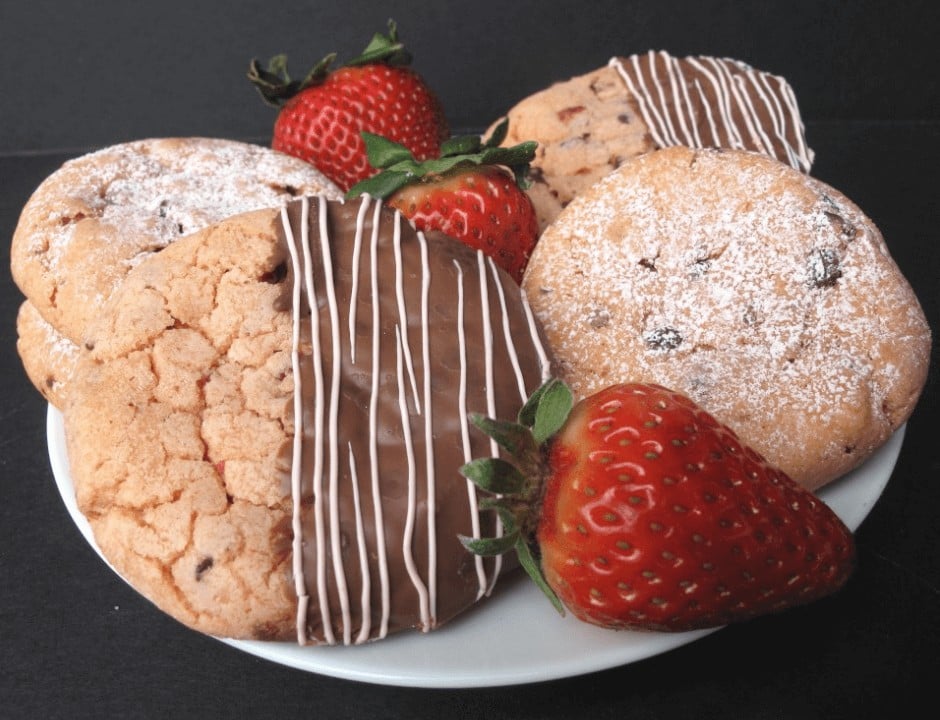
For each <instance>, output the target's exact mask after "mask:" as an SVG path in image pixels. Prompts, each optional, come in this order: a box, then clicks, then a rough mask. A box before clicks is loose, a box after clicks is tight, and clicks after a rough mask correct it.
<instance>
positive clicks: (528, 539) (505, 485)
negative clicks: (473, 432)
mask: <svg viewBox="0 0 940 720" xmlns="http://www.w3.org/2000/svg"><path fill="white" fill-rule="evenodd" d="M573 404H574V398H573V396H572V393H571V390H570V388H568V386H567V385H565V383H563V382H562V381H561V380H557V379H554V378H553V379H550V380H548V381H546V382H545V383H544V384H543V385H542V386H541V387H539V388H538V390H536V391H535V392H534V393H533V394H532V396H531V397H530V398H529V399H528V400H527V401H526V403H525V405H523V407H522V409H521V410H520V411H519V415H518V417H517V418H516V420H515V421H514V422H513V421H505V420H495V419H493V418H490V417H486V416H485V415H481V414H478V413H473V414H471V415H470V421H471V422H472V423H473V424H474V425H475V426H476V427H477V428H478V429H480V430H481V431H483V432H484V433H486V434H487V435H488V436H489V437H491V438H492V439H493V440H494V441H495V442H496V444H497V445H499V447H500V448H502V449H503V450H504V451H505V452H506V454H507V456H508V457H509V459H503V458H501V457H487V458H478V459H476V460H471V461H470V462H469V463H467V464H466V465H463V466H462V467H461V468H460V473H461V474H462V475H463V476H464V477H466V478H467V479H468V480H470V481H472V482H473V483H474V484H475V485H476V486H477V487H478V488H480V489H481V490H483V491H484V492H486V493H488V496H487V497H485V498H483V499H482V500H481V501H480V509H481V510H493V511H495V512H496V513H497V515H498V516H499V519H500V521H501V522H502V525H503V532H502V534H501V535H499V536H497V537H492V538H471V537H467V536H464V535H461V536H459V537H460V542H461V543H462V544H463V546H464V547H465V548H467V550H469V551H470V552H472V553H474V554H476V555H481V556H484V557H490V556H494V555H502V554H504V553H506V552H509V551H511V550H515V552H516V554H517V555H518V557H519V564H520V565H522V567H523V569H524V570H525V571H526V572H527V573H528V575H529V577H531V578H532V580H533V581H534V582H535V584H536V585H537V586H538V587H539V589H540V590H541V591H542V592H543V593H545V595H546V597H548V599H549V600H550V601H551V603H552V605H553V606H554V607H555V609H556V610H557V611H558V612H559V613H560V614H562V615H564V614H565V609H564V606H563V605H562V603H561V600H560V599H559V598H558V596H557V595H556V594H555V592H554V590H552V589H551V587H549V585H548V582H547V581H546V580H545V576H544V574H543V573H542V568H541V564H540V562H539V559H538V558H539V550H538V545H537V543H536V542H535V540H534V536H535V528H534V527H533V525H534V524H535V523H536V522H537V517H538V507H539V504H540V501H541V490H542V488H541V478H542V477H543V475H544V470H543V468H544V465H545V452H546V448H547V447H548V445H549V442H550V440H551V439H552V438H553V437H554V436H555V434H556V433H557V432H558V431H559V430H560V429H561V427H562V426H563V425H564V424H565V421H566V420H567V418H568V414H569V413H570V412H571V408H572V407H573Z"/></svg>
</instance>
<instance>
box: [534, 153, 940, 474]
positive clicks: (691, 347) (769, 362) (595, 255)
mask: <svg viewBox="0 0 940 720" xmlns="http://www.w3.org/2000/svg"><path fill="white" fill-rule="evenodd" d="M523 287H524V289H525V291H526V293H527V295H528V298H529V301H530V303H531V305H532V308H533V310H534V311H535V313H536V316H537V317H538V318H539V319H540V320H541V322H542V323H543V326H544V328H545V332H546V336H547V338H548V340H549V343H550V345H551V347H552V349H553V350H554V352H555V354H556V358H557V360H558V362H559V365H560V368H561V370H560V372H561V374H562V377H563V378H564V379H566V380H567V381H568V382H569V383H570V384H571V385H572V386H573V388H574V390H575V391H576V393H577V394H579V395H582V396H583V395H587V394H590V393H592V392H593V391H595V390H598V389H600V388H602V387H604V386H606V385H609V384H613V383H615V382H621V381H640V382H642V381H650V382H656V383H660V384H662V385H666V386H669V387H671V388H673V389H675V390H678V391H681V392H684V393H686V394H687V395H689V396H690V397H691V398H692V399H693V400H695V401H696V402H698V403H699V404H701V405H702V406H703V407H705V409H707V410H709V411H710V412H711V413H712V414H713V415H715V416H717V417H718V419H719V420H721V421H723V422H724V423H726V424H728V425H729V426H731V427H732V428H734V429H735V430H736V431H737V432H738V433H739V434H740V435H741V436H742V438H743V439H744V440H745V442H746V443H748V444H750V445H752V446H753V447H754V448H755V449H757V450H758V451H759V452H760V453H762V454H763V455H764V456H765V457H766V458H767V459H768V460H770V461H771V462H772V463H773V464H775V465H777V466H778V467H779V468H780V469H782V470H784V471H785V472H786V473H788V474H789V475H791V476H792V477H793V478H794V479H795V480H797V481H798V482H800V483H802V484H803V485H805V486H806V487H809V488H818V487H819V486H821V485H823V484H825V483H827V482H829V481H831V480H833V479H834V478H836V477H839V476H840V475H843V474H844V473H846V472H848V471H849V470H851V469H852V468H854V467H856V466H857V465H859V464H860V463H861V462H862V461H863V460H865V458H867V457H868V456H869V455H870V454H871V453H872V452H873V451H874V450H875V449H876V448H877V447H878V446H879V445H881V444H882V443H883V442H884V441H885V440H886V439H887V438H888V437H889V436H890V435H891V434H892V433H893V432H894V431H895V430H896V429H897V428H898V427H899V426H900V425H901V424H902V423H904V422H905V421H906V420H907V418H908V417H909V415H910V414H911V412H912V410H913V408H914V405H915V402H916V401H917V398H918V396H919V394H920V392H921V390H922V388H923V385H924V382H925V379H926V372H927V365H928V362H929V353H930V342H931V339H930V330H929V328H928V326H927V322H926V320H925V318H924V314H923V311H922V309H921V307H920V305H919V303H918V301H917V298H916V297H915V296H914V293H913V291H912V290H911V288H910V286H909V284H908V283H907V281H906V280H905V278H904V277H903V276H902V274H901V272H900V271H899V269H898V267H897V266H896V265H895V263H894V261H893V260H892V259H891V257H890V255H889V251H888V248H887V247H886V245H885V242H884V240H883V238H882V236H881V234H880V232H879V231H878V228H877V227H876V226H875V225H874V223H873V222H872V221H871V220H870V219H869V218H868V217H866V216H865V215H864V214H863V213H862V211H861V210H860V209H859V208H858V207H857V206H856V205H854V204H853V203H852V202H851V201H850V200H849V199H847V198H846V197H845V196H844V195H842V194H841V193H840V192H838V191H837V190H835V189H834V188H831V187H828V186H827V185H825V184H823V183H822V182H819V181H817V180H815V179H812V178H810V177H809V176H807V175H805V174H803V173H801V172H799V171H797V170H795V169H793V168H791V167H789V166H787V165H785V164H783V163H781V162H778V161H776V160H773V159H771V158H767V157H765V156H762V155H759V154H756V153H751V152H746V151H730V150H729V151H717V150H692V149H688V148H683V147H676V148H670V149H664V150H659V151H656V152H653V153H649V154H647V155H644V156H642V157H640V158H638V159H636V160H635V161H632V162H631V163H630V164H629V165H628V166H624V167H623V168H621V169H620V170H617V171H615V172H613V173H612V174H611V175H609V176H608V177H607V178H605V179H603V180H601V181H600V182H599V183H598V184H597V185H596V186H595V187H593V188H591V189H590V190H588V191H586V192H585V193H583V194H582V195H580V196H579V197H578V198H576V199H575V200H574V201H572V202H571V204H570V205H569V206H568V207H567V208H566V209H565V210H564V211H563V212H562V213H561V214H560V215H559V216H558V218H557V219H556V221H555V222H554V223H553V224H552V225H551V226H549V228H548V229H547V230H546V231H545V233H544V234H543V236H542V238H541V240H540V242H539V244H538V246H537V247H536V249H535V252H534V253H533V255H532V259H531V261H530V263H529V267H528V270H527V273H526V276H525V278H524V281H523ZM876 300H877V301H876Z"/></svg>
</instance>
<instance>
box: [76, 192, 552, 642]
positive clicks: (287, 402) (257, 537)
mask: <svg viewBox="0 0 940 720" xmlns="http://www.w3.org/2000/svg"><path fill="white" fill-rule="evenodd" d="M87 346H88V348H89V349H87V350H85V351H83V355H82V357H81V358H80V360H79V361H78V363H77V365H76V370H75V374H74V377H73V383H74V388H73V391H72V392H70V393H69V396H68V402H67V404H66V408H65V412H64V417H65V424H66V433H67V438H68V452H69V458H70V462H71V467H72V472H73V476H74V482H75V487H76V496H77V500H78V504H79V507H80V509H81V510H82V512H83V513H84V514H85V515H86V516H87V517H88V519H89V522H90V524H91V526H92V528H93V529H94V532H95V537H96V540H97V542H98V544H99V545H100V547H101V549H102V551H103V552H104V554H105V556H106V557H107V558H108V559H109V560H110V562H111V563H112V564H113V565H114V566H115V568H116V569H117V570H118V571H119V572H120V573H121V574H122V575H123V576H124V577H126V578H127V579H128V580H129V581H130V582H131V584H132V585H134V586H135V587H136V588H138V589H139V590H140V591H141V592H142V593H143V594H144V595H146V596H147V597H149V598H150V599H151V600H152V601H153V602H155V603H156V604H157V605H158V606H159V607H161V608H162V609H164V610H165V611H166V612H168V613H170V614H171V615H173V616H174V617H176V618H178V619H179V620H180V621H182V622H184V623H185V624H187V625H189V626H191V627H193V628H196V629H198V630H201V631H204V632H207V633H212V634H215V635H221V636H227V637H241V638H268V639H273V638H278V639H284V638H297V640H298V641H299V642H301V643H336V644H343V643H360V642H365V641H368V640H372V639H377V638H382V637H385V636H386V635H387V634H389V633H392V632H395V631H397V630H401V629H404V628H418V629H421V630H431V629H434V628H436V627H438V626H440V625H441V624H443V623H445V622H447V621H448V620H449V619H451V618H453V617H454V616H455V615H456V614H458V613H459V612H461V611H463V610H465V609H467V608H468V607H470V606H471V605H473V603H474V602H476V601H477V600H479V599H480V598H482V597H485V596H486V595H487V594H488V593H489V592H490V591H491V589H492V587H493V585H494V583H495V582H496V580H497V578H498V577H499V576H500V573H501V571H502V570H505V568H501V567H500V565H499V563H498V561H495V560H492V559H490V560H482V559H479V558H476V557H475V556H473V555H472V554H470V553H468V552H467V551H466V550H465V549H464V548H463V546H462V545H461V543H460V541H459V539H458V534H464V535H469V536H480V535H484V536H485V535H487V534H490V533H493V532H498V528H497V527H496V526H495V525H494V523H495V519H494V518H493V517H491V514H490V513H480V512H479V511H478V508H477V498H476V496H475V492H474V490H473V489H472V486H471V485H470V484H469V483H468V481H467V480H466V479H465V478H463V477H462V476H461V475H460V474H459V472H458V468H459V466H460V465H461V464H463V463H464V462H465V461H466V460H468V459H470V458H471V457H476V456H480V455H486V454H492V453H493V452H494V449H493V447H492V446H491V444H490V441H489V440H488V439H487V438H485V437H484V436H483V435H482V434H481V433H478V432H475V431H473V430H471V429H470V427H469V426H468V422H467V415H468V413H470V412H473V411H477V412H485V413H488V414H495V415H500V416H506V415H507V414H508V415H509V416H510V417H512V416H513V414H514V413H515V412H517V411H518V408H519V407H520V405H521V403H522V402H523V400H524V398H525V397H527V395H528V394H529V393H530V392H531V391H532V390H534V389H535V388H536V387H537V386H538V385H539V384H541V382H542V381H543V380H544V378H545V377H546V376H547V374H548V372H549V371H550V359H549V354H548V352H547V350H546V348H545V346H544V345H543V342H542V339H541V335H540V329H539V327H538V325H537V323H536V321H535V320H534V317H533V316H532V314H531V312H530V310H529V308H528V305H527V303H526V300H525V297H524V295H523V293H522V292H521V290H520V289H519V287H518V285H517V284H516V283H514V282H513V281H512V279H511V278H510V277H509V276H508V275H506V274H505V273H504V272H502V271H501V270H499V269H498V268H497V267H496V266H495V265H494V264H493V263H492V262H491V261H489V260H487V259H485V258H484V256H483V255H481V254H479V253H476V252H474V251H472V250H470V249H469V248H467V247H466V246H464V245H462V244H460V243H457V242H456V241H453V240H450V239H448V238H444V237H431V236H425V235H424V234H421V233H416V232H415V231H414V230H413V229H412V227H411V226H410V225H409V224H408V223H407V221H405V220H403V219H402V217H401V216H400V215H399V214H397V213H394V212H392V211H390V210H389V209H387V208H384V207H383V206H382V205H381V204H380V203H377V202H375V201H371V200H369V199H368V198H366V199H363V200H362V202H358V201H357V202H354V203H347V204H342V203H337V202H328V201H326V200H324V199H322V198H309V199H307V198H305V199H303V200H299V201H295V202H294V203H292V204H291V205H290V206H289V207H288V208H286V209H284V210H282V211H277V210H265V211H258V212H254V213H248V214H245V215H240V216H237V217H234V218H231V219H229V220H226V221H223V222H221V223H219V224H217V225H213V226H211V227H209V228H207V229H205V230H203V231H200V232H198V233H196V234H195V235H193V236H191V237H189V238H185V239H182V240H180V241H178V242H176V243H174V244H173V245H172V246H171V247H168V248H167V249H166V250H164V251H163V252H162V253H160V254H158V255H154V256H153V257H151V258H148V259H147V260H145V261H144V262H141V263H140V264H139V265H138V266H137V267H136V268H135V269H134V270H132V271H131V272H130V273H129V274H128V276H127V278H126V280H125V281H124V282H123V283H122V285H121V287H120V289H119V290H118V291H117V292H116V293H115V295H114V297H113V298H112V300H111V301H110V302H109V303H108V305H107V308H106V312H104V313H102V317H101V318H100V320H99V321H98V322H96V323H95V324H94V325H93V326H92V327H91V329H90V330H89V333H88V341H87Z"/></svg>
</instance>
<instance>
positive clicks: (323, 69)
mask: <svg viewBox="0 0 940 720" xmlns="http://www.w3.org/2000/svg"><path fill="white" fill-rule="evenodd" d="M335 59H336V53H331V54H330V55H327V56H326V57H325V58H323V59H322V60H321V61H320V62H318V63H317V64H316V65H314V66H313V68H311V70H310V72H308V73H307V74H306V76H305V77H304V79H303V80H292V79H291V77H290V73H288V71H287V55H284V54H281V55H275V56H274V57H272V58H271V59H270V60H268V66H267V67H266V68H264V67H262V66H261V63H260V62H259V61H258V60H257V59H255V60H252V61H251V64H250V65H249V66H248V80H249V81H251V83H252V84H253V85H254V86H255V89H256V90H257V91H258V92H259V93H260V94H261V98H262V99H263V100H264V101H265V102H266V103H267V104H268V105H271V106H272V107H281V106H282V105H283V104H284V103H285V102H287V101H288V100H290V99H291V98H292V97H294V95H296V94H297V93H299V92H300V91H301V90H304V89H306V88H308V87H311V86H312V85H318V84H319V83H321V82H323V80H324V78H326V76H327V74H328V73H329V70H330V65H332V64H333V61H334V60H335Z"/></svg>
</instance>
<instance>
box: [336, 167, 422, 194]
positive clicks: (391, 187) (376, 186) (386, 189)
mask: <svg viewBox="0 0 940 720" xmlns="http://www.w3.org/2000/svg"><path fill="white" fill-rule="evenodd" d="M411 180H412V175H411V173H407V172H393V171H391V170H386V171H385V172H382V173H379V174H378V175H373V176H372V177H370V178H366V179H365V180H360V181H359V182H357V183H356V184H355V185H353V186H352V187H351V188H349V191H348V192H347V193H346V199H348V200H354V199H355V198H357V197H359V196H360V195H369V196H370V197H374V198H386V197H388V196H389V195H392V194H393V193H395V192H397V191H398V190H400V189H401V188H403V187H404V186H405V185H407V184H408V183H409V182H411Z"/></svg>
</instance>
